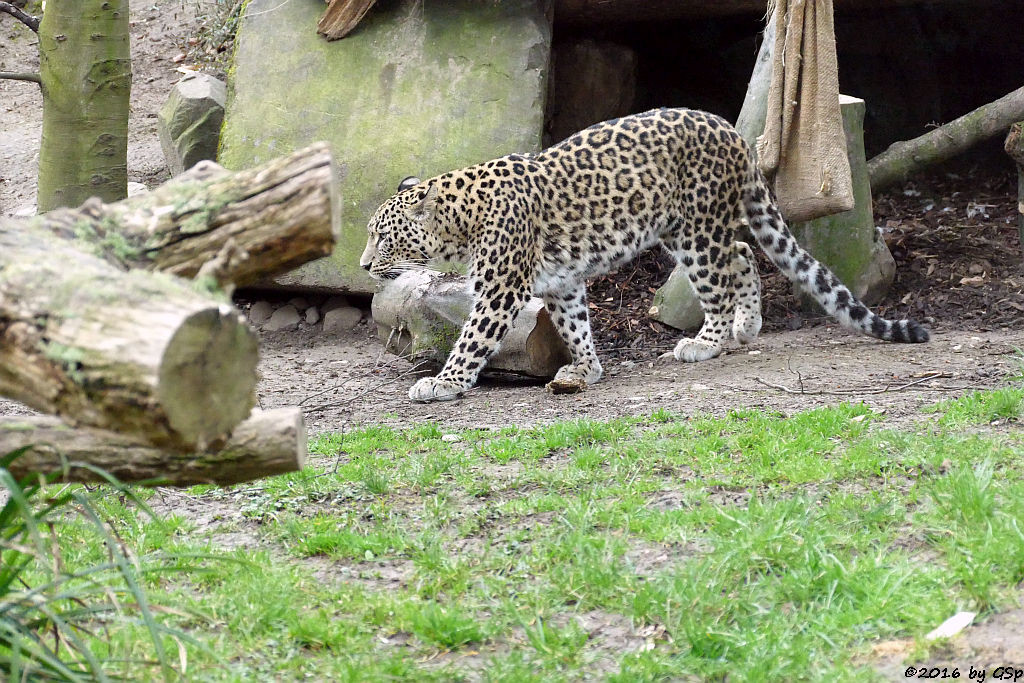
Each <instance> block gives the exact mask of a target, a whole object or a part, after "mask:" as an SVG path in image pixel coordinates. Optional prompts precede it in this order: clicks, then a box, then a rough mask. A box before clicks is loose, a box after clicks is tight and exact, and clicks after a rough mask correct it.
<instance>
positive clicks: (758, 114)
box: [736, 12, 775, 154]
mask: <svg viewBox="0 0 1024 683" xmlns="http://www.w3.org/2000/svg"><path fill="white" fill-rule="evenodd" d="M774 55H775V13H774V12H773V13H772V15H771V16H770V17H768V22H767V23H766V24H765V27H764V35H763V36H762V39H761V47H760V48H759V49H758V51H757V58H756V59H755V60H754V70H753V72H752V73H751V74H750V82H749V83H748V84H747V94H746V95H744V97H743V106H742V107H741V108H740V115H739V117H738V118H737V119H736V130H737V131H739V134H740V135H742V136H743V139H744V140H746V141H747V144H748V145H750V149H751V151H752V152H754V153H755V154H756V153H757V152H756V150H757V136H759V135H760V134H761V133H763V132H764V122H765V119H766V118H767V117H768V90H769V88H770V87H771V84H772V60H773V58H774Z"/></svg>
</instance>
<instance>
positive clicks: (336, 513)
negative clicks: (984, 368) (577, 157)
mask: <svg viewBox="0 0 1024 683" xmlns="http://www.w3.org/2000/svg"><path fill="white" fill-rule="evenodd" d="M1020 399H1021V392H1020V390H1018V389H1015V388H1010V389H1004V390H998V391H992V392H980V393H977V394H971V395H969V396H966V397H964V398H961V399H957V400H954V401H947V402H943V403H941V404H938V405H936V406H935V407H934V408H932V409H930V410H928V411H926V412H925V414H924V415H922V416H921V420H920V422H919V426H918V428H915V429H913V430H908V431H898V430H894V429H890V428H887V425H886V421H885V417H884V416H881V415H877V414H874V413H872V412H871V410H870V409H869V408H867V407H865V406H863V405H839V406H833V407H825V408H819V409H816V410H811V411H807V412H803V413H798V414H794V415H786V416H784V415H780V414H775V413H766V412H762V411H756V410H737V411H734V412H732V413H730V414H728V415H725V416H697V417H692V418H686V417H683V416H679V415H674V414H672V413H670V412H668V411H666V410H659V411H657V412H655V413H654V414H652V415H649V416H642V417H637V418H633V419H622V420H614V421H611V422H599V421H593V420H576V421H571V422H560V423H556V424H552V425H547V426H540V427H535V428H524V429H518V428H506V429H503V430H500V431H486V430H458V431H452V430H449V429H447V428H445V427H443V426H441V425H437V424H430V425H425V426H421V427H418V428H416V429H412V430H399V429H392V428H388V427H370V428H365V429H361V430H356V431H350V432H346V433H344V434H326V435H319V436H317V437H316V438H314V439H313V440H312V442H311V444H310V449H311V452H312V453H313V456H312V458H311V459H312V461H313V462H314V463H315V465H314V466H312V467H309V468H307V469H306V470H305V471H303V472H300V473H296V474H292V475H288V476H282V477H277V478H273V479H268V480H265V481H262V482H257V483H255V484H250V485H247V486H245V487H239V488H236V489H235V490H234V491H223V490H218V489H211V488H209V487H202V488H196V489H193V491H192V494H193V495H195V496H196V497H198V498H200V499H202V500H206V501H208V502H209V503H210V504H211V505H212V504H217V505H230V506H232V507H233V508H234V509H236V510H238V511H240V512H241V513H242V519H241V521H240V522H234V523H233V524H234V525H235V526H230V525H229V526H228V528H227V529H216V528H213V529H196V528H195V527H194V526H193V525H192V524H191V523H189V522H188V521H187V520H184V519H180V518H172V519H170V520H161V521H153V520H148V519H145V518H143V517H140V516H138V514H137V511H136V507H135V506H133V505H131V504H130V502H129V503H128V504H125V503H123V502H121V501H120V500H119V499H117V498H113V497H108V498H104V499H103V505H104V511H105V514H106V515H107V517H108V518H109V519H111V520H114V521H113V522H112V523H113V524H115V525H116V528H117V529H118V530H119V533H120V535H121V538H122V539H124V542H125V543H126V544H127V545H128V546H129V547H131V548H133V551H134V552H138V553H142V552H155V551H158V550H174V551H176V552H180V553H193V554H195V555H201V554H203V553H210V552H211V551H212V549H214V548H216V547H217V544H218V536H219V533H220V532H221V531H225V532H229V531H232V530H237V528H238V527H239V525H240V527H241V528H244V529H246V530H247V531H248V532H249V533H250V534H252V535H254V536H255V537H257V538H258V539H259V542H260V545H261V549H260V550H258V551H256V552H255V553H253V552H246V551H242V550H238V551H233V552H229V553H225V554H224V555H225V557H226V558H227V560H225V561H209V560H206V561H201V562H198V563H196V566H183V567H182V568H181V569H180V571H178V572H177V573H173V574H167V575H159V576H158V577H155V578H153V579H151V580H149V583H148V584H147V585H148V588H149V591H150V593H151V594H152V595H153V596H154V597H153V600H154V601H155V602H156V603H157V604H160V605H165V606H167V607H166V611H165V612H162V613H161V614H160V618H161V622H162V623H165V624H166V625H167V627H169V628H177V629H182V630H184V631H186V632H188V633H189V634H190V635H191V636H192V637H194V638H195V639H196V640H197V641H199V642H201V643H202V644H203V645H204V646H205V647H204V648H196V647H191V646H188V647H186V651H187V653H188V674H187V675H188V677H189V678H194V679H195V680H212V681H218V680H229V681H236V680H237V681H243V680H270V679H273V680H299V679H302V678H314V679H319V680H325V679H327V680H342V681H346V680H352V681H356V680H359V681H362V680H417V681H419V680H443V681H450V680H460V679H462V678H473V679H481V680H493V681H531V680H537V681H560V680H579V679H581V678H584V677H587V676H589V677H592V678H597V679H602V678H604V679H607V680H613V681H655V680H675V679H679V678H685V677H686V676H694V677H696V678H698V679H719V680H720V679H724V678H728V679H729V680H737V681H766V680H829V681H833V680H840V681H842V680H849V681H855V680H857V681H859V680H865V679H870V677H871V675H872V673H871V671H870V669H867V668H865V665H864V663H863V662H864V659H863V655H864V653H865V652H866V651H867V650H868V649H869V648H870V643H871V642H873V641H876V640H879V639H889V638H902V637H918V636H920V635H922V634H924V633H926V632H928V631H929V630H931V629H932V628H934V627H935V626H936V625H937V624H939V623H940V622H942V621H943V620H944V619H945V618H947V617H948V616H950V615H952V614H953V613H954V612H956V611H958V610H965V609H967V610H975V611H981V612H983V613H986V612H988V611H992V610H999V609H1000V608H1003V607H1008V606H1011V605H1014V604H1016V601H1017V600H1018V599H1019V596H1018V595H1017V589H1016V586H1017V585H1018V584H1019V583H1020V582H1021V581H1024V533H1022V529H1021V522H1019V520H1021V519H1024V460H1022V458H1021V456H1022V445H1021V444H1022V438H1021V432H1020V430H1019V427H1018V423H1017V420H1019V418H1020V413H1021V407H1022V405H1021V400H1020ZM449 433H455V434H457V435H458V437H459V439H458V440H456V441H446V440H443V438H442V437H444V436H445V435H446V434H449ZM61 542H62V544H65V545H67V546H69V552H70V547H73V548H74V549H75V550H74V552H75V553H79V554H81V556H82V557H83V560H84V558H87V557H91V556H99V555H102V544H101V541H100V540H98V539H96V538H93V537H91V536H90V535H89V534H88V533H85V532H83V533H73V534H69V535H67V536H66V537H63V538H62V541H61ZM143 633H144V629H143V627H142V625H138V626H137V627H135V628H134V629H132V628H123V627H122V628H120V629H119V630H118V636H117V637H118V639H119V642H124V643H130V642H131V639H132V638H141V637H142V635H143Z"/></svg>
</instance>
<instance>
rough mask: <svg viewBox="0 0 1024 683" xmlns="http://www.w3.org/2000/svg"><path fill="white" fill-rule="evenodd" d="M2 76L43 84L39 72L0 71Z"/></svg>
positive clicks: (11, 79) (10, 79) (7, 78)
mask: <svg viewBox="0 0 1024 683" xmlns="http://www.w3.org/2000/svg"><path fill="white" fill-rule="evenodd" d="M0 4H2V3H0ZM0 78H2V79H6V80H8V81H31V82H32V83H39V84H42V82H43V81H42V79H41V78H40V77H39V74H35V73H22V72H19V71H0Z"/></svg>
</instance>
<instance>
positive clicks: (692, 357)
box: [672, 339, 722, 363]
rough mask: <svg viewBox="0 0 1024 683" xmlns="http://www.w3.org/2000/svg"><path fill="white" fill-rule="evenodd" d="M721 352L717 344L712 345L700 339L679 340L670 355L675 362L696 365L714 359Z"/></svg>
mask: <svg viewBox="0 0 1024 683" xmlns="http://www.w3.org/2000/svg"><path fill="white" fill-rule="evenodd" d="M721 352H722V347H721V345H719V344H712V343H711V342H706V341H703V340H700V339H680V340H679V343H678V344H676V348H675V350H673V351H672V355H673V356H675V358H676V360H681V361H683V362H684V363H697V362H700V361H702V360H708V359H709V358H714V357H715V356H717V355H718V354H720V353H721Z"/></svg>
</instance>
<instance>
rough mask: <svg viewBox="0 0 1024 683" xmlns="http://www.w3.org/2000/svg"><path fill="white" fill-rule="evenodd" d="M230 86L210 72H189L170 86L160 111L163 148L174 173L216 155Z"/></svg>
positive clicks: (180, 172) (158, 114) (159, 120)
mask: <svg viewBox="0 0 1024 683" xmlns="http://www.w3.org/2000/svg"><path fill="white" fill-rule="evenodd" d="M226 99H227V87H226V86H225V85H224V83H223V82H222V81H219V80H217V79H216V78H214V77H213V76H210V75H208V74H201V73H193V74H188V75H186V76H185V77H184V78H182V79H181V80H180V81H178V82H177V83H176V84H175V85H174V88H172V89H171V93H170V95H168V96H167V101H166V102H164V106H163V107H161V108H160V111H159V112H158V113H157V124H156V129H157V133H158V134H159V136H160V147H161V149H163V152H164V159H166V160H167V168H168V170H170V172H171V175H172V176H176V175H180V174H182V173H184V172H185V170H186V169H189V168H192V167H193V166H195V165H196V164H197V163H198V162H200V161H203V160H205V159H216V158H217V141H218V140H219V138H220V127H221V124H222V123H223V122H224V103H225V100H226Z"/></svg>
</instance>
